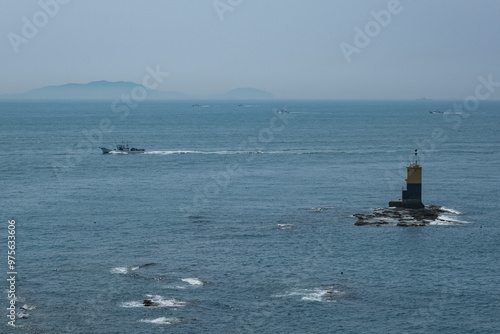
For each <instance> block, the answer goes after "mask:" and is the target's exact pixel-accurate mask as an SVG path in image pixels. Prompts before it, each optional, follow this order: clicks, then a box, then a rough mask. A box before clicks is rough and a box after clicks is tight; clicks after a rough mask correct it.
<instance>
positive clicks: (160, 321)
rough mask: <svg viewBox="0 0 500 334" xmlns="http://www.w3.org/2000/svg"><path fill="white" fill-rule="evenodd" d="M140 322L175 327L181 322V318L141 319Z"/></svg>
mask: <svg viewBox="0 0 500 334" xmlns="http://www.w3.org/2000/svg"><path fill="white" fill-rule="evenodd" d="M139 321H140V322H146V323H150V324H156V325H173V324H177V323H179V322H181V320H180V319H179V318H167V317H161V318H156V319H141V320H139Z"/></svg>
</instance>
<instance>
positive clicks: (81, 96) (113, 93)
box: [0, 80, 274, 100]
mask: <svg viewBox="0 0 500 334" xmlns="http://www.w3.org/2000/svg"><path fill="white" fill-rule="evenodd" d="M139 91H142V92H144V91H146V92H147V96H146V98H147V99H169V100H188V99H190V100H193V99H227V100H256V99H259V100H265V99H273V98H274V96H273V94H271V93H269V92H267V91H264V90H260V89H256V88H250V87H247V88H236V89H233V90H231V91H229V92H227V93H224V94H214V95H208V96H195V95H189V94H184V93H180V92H174V91H170V92H164V91H159V90H154V89H147V88H146V87H144V86H143V85H140V84H136V83H134V82H127V81H118V82H110V81H105V80H103V81H93V82H89V83H85V84H78V83H68V84H64V85H60V86H46V87H42V88H37V89H33V90H30V91H28V92H25V93H22V94H15V95H2V96H0V98H3V99H32V100H46V99H47V100H114V99H118V98H120V97H121V96H122V95H124V94H125V95H131V94H133V92H139Z"/></svg>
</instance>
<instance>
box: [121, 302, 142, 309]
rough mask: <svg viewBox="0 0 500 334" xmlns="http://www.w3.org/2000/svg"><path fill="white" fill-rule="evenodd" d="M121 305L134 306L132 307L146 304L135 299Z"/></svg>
mask: <svg viewBox="0 0 500 334" xmlns="http://www.w3.org/2000/svg"><path fill="white" fill-rule="evenodd" d="M120 306H121V307H125V308H132V307H144V304H143V303H142V302H137V301H133V302H124V303H121V304H120Z"/></svg>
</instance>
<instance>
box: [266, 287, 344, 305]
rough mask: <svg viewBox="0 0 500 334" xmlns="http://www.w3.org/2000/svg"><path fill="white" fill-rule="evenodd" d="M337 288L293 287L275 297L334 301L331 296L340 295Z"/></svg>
mask: <svg viewBox="0 0 500 334" xmlns="http://www.w3.org/2000/svg"><path fill="white" fill-rule="evenodd" d="M341 294H342V293H341V292H340V291H339V290H333V289H330V288H314V289H295V290H292V291H290V292H288V293H286V294H283V295H275V297H296V296H298V297H300V300H302V301H314V302H331V301H335V300H334V299H333V298H332V297H333V296H335V295H341Z"/></svg>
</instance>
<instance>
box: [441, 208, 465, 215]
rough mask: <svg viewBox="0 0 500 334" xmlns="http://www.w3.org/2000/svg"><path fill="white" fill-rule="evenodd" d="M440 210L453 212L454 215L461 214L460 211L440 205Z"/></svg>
mask: <svg viewBox="0 0 500 334" xmlns="http://www.w3.org/2000/svg"><path fill="white" fill-rule="evenodd" d="M441 210H443V211H446V212H449V213H453V214H455V215H461V214H462V213H461V212H460V211H457V210H453V209H449V208H446V207H444V206H442V207H441Z"/></svg>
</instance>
